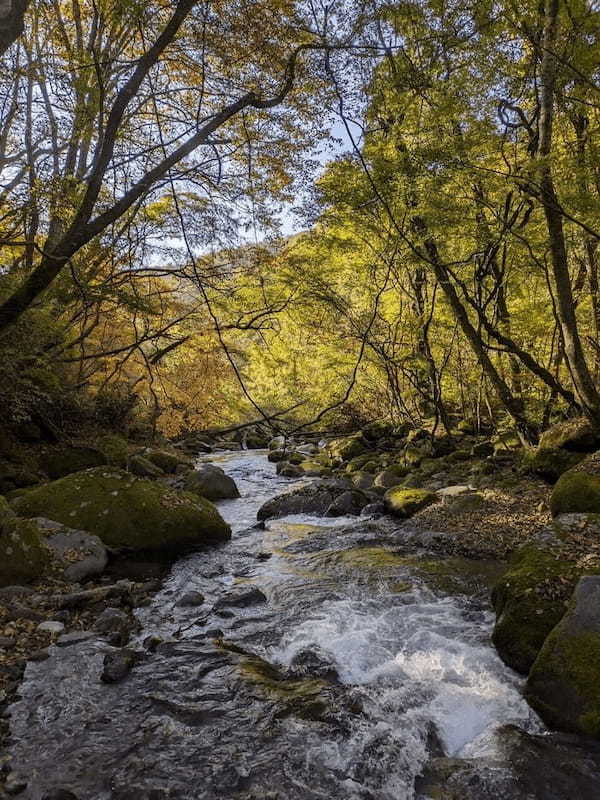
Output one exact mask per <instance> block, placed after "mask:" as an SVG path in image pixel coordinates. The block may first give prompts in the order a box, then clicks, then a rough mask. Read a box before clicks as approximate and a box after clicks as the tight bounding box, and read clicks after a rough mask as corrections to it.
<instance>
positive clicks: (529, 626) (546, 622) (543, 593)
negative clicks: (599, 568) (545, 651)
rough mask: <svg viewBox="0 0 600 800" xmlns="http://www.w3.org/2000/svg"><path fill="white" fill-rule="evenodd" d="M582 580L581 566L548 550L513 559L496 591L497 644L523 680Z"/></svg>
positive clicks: (532, 548) (534, 549) (523, 551)
mask: <svg viewBox="0 0 600 800" xmlns="http://www.w3.org/2000/svg"><path fill="white" fill-rule="evenodd" d="M580 574H581V569H579V568H578V567H577V565H576V564H574V563H573V562H570V561H564V560H561V559H560V558H558V556H557V554H556V553H555V552H553V551H552V550H551V549H549V548H546V547H542V546H538V545H534V544H532V545H526V546H525V547H522V548H520V549H519V550H518V551H517V552H516V553H515V554H514V556H513V557H512V559H511V564H510V566H509V568H508V570H507V572H506V573H505V574H504V575H503V576H502V578H501V579H500V580H499V581H498V583H497V584H496V585H495V586H494V589H493V591H492V602H493V605H494V609H495V611H496V624H495V626H494V631H493V634H492V641H493V642H494V645H495V646H496V649H497V650H498V653H499V654H500V657H501V658H502V660H503V661H504V662H505V664H508V666H509V667H512V668H513V669H515V670H517V672H521V673H522V674H524V675H526V674H527V673H528V672H529V670H530V668H531V665H532V664H533V662H534V661H535V659H536V658H537V655H538V653H539V651H540V649H541V647H542V645H543V644H544V640H545V639H546V636H548V634H549V633H550V631H551V630H552V628H554V626H555V625H556V624H557V623H558V622H559V620H560V619H561V617H562V615H563V614H564V613H565V595H566V596H567V597H568V593H569V590H570V589H572V587H573V586H574V585H575V582H576V581H577V579H578V577H579V576H580ZM557 588H560V589H561V590H562V591H561V592H557Z"/></svg>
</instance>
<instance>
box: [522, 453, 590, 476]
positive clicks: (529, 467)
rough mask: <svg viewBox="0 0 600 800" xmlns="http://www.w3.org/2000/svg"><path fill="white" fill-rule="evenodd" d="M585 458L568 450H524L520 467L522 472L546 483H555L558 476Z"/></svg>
mask: <svg viewBox="0 0 600 800" xmlns="http://www.w3.org/2000/svg"><path fill="white" fill-rule="evenodd" d="M584 457H585V456H584V455H583V454H582V453H573V452H571V451H570V450H562V449H560V448H555V449H548V448H546V449H542V448H540V447H537V448H535V449H528V450H525V451H524V453H523V459H522V462H521V466H522V468H523V471H524V472H528V473H531V474H533V475H539V476H540V478H543V479H544V480H545V481H548V483H556V481H557V480H558V479H559V478H560V476H561V475H562V474H563V473H564V472H567V470H569V469H571V468H572V467H574V466H575V465H576V464H578V463H579V462H580V461H581V460H582V459H583V458H584Z"/></svg>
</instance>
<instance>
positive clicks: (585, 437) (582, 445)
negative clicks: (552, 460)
mask: <svg viewBox="0 0 600 800" xmlns="http://www.w3.org/2000/svg"><path fill="white" fill-rule="evenodd" d="M598 447H600V432H599V431H597V430H595V429H594V428H593V427H592V425H591V423H590V422H589V420H587V419H586V418H585V417H575V418H573V419H567V420H565V421H564V422H559V423H558V424H557V425H553V426H552V427H551V428H548V430H547V431H544V433H543V434H542V435H541V436H540V443H539V448H540V450H557V449H559V448H561V449H563V450H571V451H574V452H576V453H591V452H593V451H594V450H596V449H597V448H598Z"/></svg>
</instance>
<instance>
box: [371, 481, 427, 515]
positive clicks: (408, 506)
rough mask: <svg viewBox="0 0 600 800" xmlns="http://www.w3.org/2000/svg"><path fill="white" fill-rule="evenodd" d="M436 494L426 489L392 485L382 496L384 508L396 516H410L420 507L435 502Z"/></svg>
mask: <svg viewBox="0 0 600 800" xmlns="http://www.w3.org/2000/svg"><path fill="white" fill-rule="evenodd" d="M436 500H437V496H436V494H435V493H434V492H428V491H427V490H426V489H405V488H403V487H401V486H394V487H393V488H392V489H388V490H387V492H386V493H385V494H384V496H383V502H384V503H385V507H386V510H387V511H388V512H389V513H390V514H393V515H394V516H396V517H411V516H412V515H413V514H416V512H417V511H420V510H421V509H422V508H426V507H427V506H429V505H431V504H432V503H435V501H436Z"/></svg>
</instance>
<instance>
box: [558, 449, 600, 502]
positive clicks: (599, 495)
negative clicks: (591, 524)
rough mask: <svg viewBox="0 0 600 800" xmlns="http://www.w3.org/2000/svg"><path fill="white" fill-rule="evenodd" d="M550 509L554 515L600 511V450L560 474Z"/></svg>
mask: <svg viewBox="0 0 600 800" xmlns="http://www.w3.org/2000/svg"><path fill="white" fill-rule="evenodd" d="M550 511H551V512H552V515H553V516H557V515H558V514H578V513H581V514H598V513H600V451H598V452H596V453H592V454H591V455H589V456H586V457H585V458H584V460H583V461H581V462H580V463H579V464H577V465H576V466H575V467H573V468H572V469H570V470H568V471H567V472H565V473H563V474H562V475H561V476H560V478H559V479H558V481H557V483H556V485H555V487H554V489H553V490H552V494H551V496H550Z"/></svg>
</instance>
